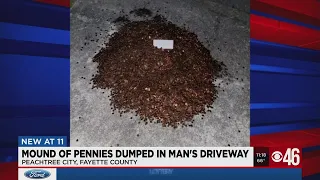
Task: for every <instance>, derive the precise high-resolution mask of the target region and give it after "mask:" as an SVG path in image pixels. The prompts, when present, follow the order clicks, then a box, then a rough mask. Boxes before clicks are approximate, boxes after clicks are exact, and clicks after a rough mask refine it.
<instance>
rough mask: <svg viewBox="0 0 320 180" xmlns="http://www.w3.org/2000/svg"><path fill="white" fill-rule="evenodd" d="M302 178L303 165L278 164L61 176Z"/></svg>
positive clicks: (63, 172)
mask: <svg viewBox="0 0 320 180" xmlns="http://www.w3.org/2000/svg"><path fill="white" fill-rule="evenodd" d="M88 179H90V180H127V179H130V180H131V179H136V180H138V179H139V180H140V179H141V180H149V179H152V180H154V179H156V180H157V179H166V180H168V179H172V180H173V179H174V180H178V179H183V180H189V179H190V180H200V179H201V180H202V179H205V180H238V179H241V180H251V179H252V180H257V179H258V180H284V179H288V180H301V179H302V173H301V169H288V168H286V169H275V168H228V169H227V168H215V169H209V168H175V169H166V168H153V169H148V168H108V169H107V168H105V169H100V168H71V169H69V168H61V169H57V180H88Z"/></svg>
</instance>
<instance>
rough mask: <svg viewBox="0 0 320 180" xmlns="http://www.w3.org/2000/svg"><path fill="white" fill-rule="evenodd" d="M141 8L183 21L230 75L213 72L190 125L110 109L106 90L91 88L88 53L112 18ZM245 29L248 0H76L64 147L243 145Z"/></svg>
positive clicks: (92, 51) (247, 87)
mask: <svg viewBox="0 0 320 180" xmlns="http://www.w3.org/2000/svg"><path fill="white" fill-rule="evenodd" d="M142 7H146V8H148V9H150V10H152V11H153V12H157V11H158V14H161V15H163V16H164V17H166V18H167V19H168V20H170V21H172V22H173V23H175V24H177V25H180V26H182V25H183V24H186V25H187V27H188V28H189V30H190V31H193V32H195V33H196V34H197V35H198V38H199V40H200V41H201V42H204V44H205V45H206V47H207V48H208V49H209V50H210V51H211V53H212V56H213V57H214V58H216V59H218V60H219V61H223V62H224V64H226V66H227V68H228V72H229V73H230V75H231V77H225V78H223V79H219V82H217V83H218V84H219V83H220V88H219V97H218V99H217V100H216V101H215V102H214V104H213V110H212V112H211V113H207V114H206V115H205V117H204V119H201V116H199V117H195V123H194V124H193V127H184V128H177V129H173V128H170V127H162V126H161V124H150V123H149V124H148V125H145V124H143V123H140V124H139V123H138V117H136V119H135V118H133V119H130V117H131V116H132V114H125V115H122V116H121V117H120V116H119V114H117V113H116V114H112V110H111V109H110V106H109V103H110V102H109V100H108V96H109V95H110V94H109V91H108V90H102V89H92V88H91V87H92V84H90V83H91V82H90V79H91V78H92V75H93V74H95V73H96V71H97V69H96V66H97V64H96V63H93V62H92V58H93V56H94V55H95V54H96V53H97V52H98V51H99V50H100V49H101V47H102V46H103V44H104V42H105V41H107V40H108V38H107V35H108V34H112V33H113V32H115V31H117V28H119V27H117V26H115V25H114V24H113V23H112V21H113V20H114V19H116V18H117V17H119V16H120V15H124V14H129V12H130V11H131V10H133V9H134V8H142ZM130 18H131V19H133V20H140V19H139V18H137V17H134V16H131V17H130ZM249 36H250V35H249V0H227V1H223V0H166V1H151V0H150V1H147V0H90V1H88V0H77V1H76V2H74V4H73V7H72V8H71V146H106V147H108V146H127V147H128V146H228V145H229V146H249V142H250V141H249V137H250V131H249V128H250V118H249V117H250V114H249V113H250V110H249V99H250V98H249V91H250V84H249V80H250V76H249V74H250V71H249V64H250V63H249V62H250V60H249V52H250V51H249V50H250V48H249Z"/></svg>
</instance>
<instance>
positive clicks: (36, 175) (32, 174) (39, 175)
mask: <svg viewBox="0 0 320 180" xmlns="http://www.w3.org/2000/svg"><path fill="white" fill-rule="evenodd" d="M50 175H51V173H50V172H49V171H46V170H42V169H32V170H29V171H27V172H25V173H24V176H25V177H27V178H30V179H44V178H47V177H49V176H50Z"/></svg>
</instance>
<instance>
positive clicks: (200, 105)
mask: <svg viewBox="0 0 320 180" xmlns="http://www.w3.org/2000/svg"><path fill="white" fill-rule="evenodd" d="M125 22H126V23H124V24H123V25H122V26H121V28H120V29H119V31H118V32H116V33H114V34H113V35H112V37H111V38H110V39H109V42H108V43H107V44H106V47H105V48H103V49H101V51H100V52H99V53H98V54H97V55H96V56H95V57H94V59H93V61H94V62H97V63H98V72H97V74H96V75H95V76H94V77H93V79H92V81H93V88H102V89H106V88H107V89H110V91H111V105H112V108H113V110H114V111H115V110H117V111H119V112H120V113H121V114H122V113H126V112H134V113H135V114H136V115H137V116H139V117H140V119H141V120H142V121H143V123H146V124H147V123H148V122H154V123H162V125H163V126H164V127H166V126H171V127H174V128H177V127H178V126H180V125H182V126H192V125H191V123H192V122H193V118H194V116H195V115H198V114H204V113H206V110H207V109H208V108H210V107H211V105H212V104H213V102H214V100H215V99H216V98H217V95H218V94H217V87H216V86H215V85H214V80H215V79H216V78H218V77H220V76H221V75H222V73H221V72H222V70H223V68H224V65H223V63H220V62H218V61H217V60H215V59H214V58H213V57H212V56H211V54H210V51H209V50H208V49H206V48H205V46H204V45H202V44H201V42H200V41H199V40H198V38H197V36H196V34H194V33H192V32H189V31H188V30H187V29H186V28H184V27H178V26H177V25H175V24H173V23H171V22H169V21H167V20H166V19H165V18H163V17H162V16H159V15H157V16H155V17H153V18H152V19H149V20H145V21H128V20H127V19H126V21H125ZM155 39H166V40H173V42H174V48H173V49H169V50H168V49H161V48H160V49H159V48H157V47H154V45H153V40H155Z"/></svg>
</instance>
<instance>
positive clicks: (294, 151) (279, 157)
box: [271, 148, 300, 166]
mask: <svg viewBox="0 0 320 180" xmlns="http://www.w3.org/2000/svg"><path fill="white" fill-rule="evenodd" d="M299 153H300V150H299V149H298V148H288V149H287V151H286V153H285V154H284V155H283V154H282V153H281V152H280V151H275V152H273V153H272V156H271V158H272V161H273V162H284V163H288V166H291V165H293V166H298V165H299V164H300V155H299Z"/></svg>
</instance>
